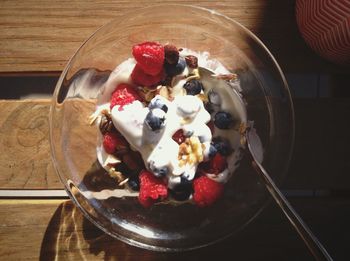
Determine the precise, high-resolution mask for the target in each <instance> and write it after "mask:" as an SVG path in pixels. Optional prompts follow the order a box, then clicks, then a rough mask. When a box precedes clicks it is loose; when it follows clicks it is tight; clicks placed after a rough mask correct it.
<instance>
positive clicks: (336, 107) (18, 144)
mask: <svg viewBox="0 0 350 261" xmlns="http://www.w3.org/2000/svg"><path fill="white" fill-rule="evenodd" d="M294 105H295V112H296V139H295V150H294V154H293V159H292V162H291V166H290V171H289V174H288V175H287V177H286V179H285V182H284V183H283V186H282V187H283V188H284V189H333V190H348V189H349V188H350V180H349V175H348V173H349V172H350V163H349V161H348V158H347V155H348V153H347V151H348V148H347V146H348V145H349V144H350V137H349V135H348V133H350V126H349V125H348V124H346V123H344V119H347V118H348V115H349V114H350V102H349V100H348V99H294ZM49 106H50V101H49V100H23V101H18V100H12V101H11V100H3V101H0V111H1V112H2V117H1V119H0V150H1V151H2V153H1V154H0V174H1V175H0V189H59V188H62V185H61V183H60V182H59V180H58V177H57V176H56V174H55V172H54V170H53V167H52V163H51V160H50V157H49V155H50V148H49V141H48V128H49V127H48V112H49ZM81 132H82V133H84V132H86V130H84V129H82V130H81ZM334 137H337V138H334Z"/></svg>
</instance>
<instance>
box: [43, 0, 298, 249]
mask: <svg viewBox="0 0 350 261" xmlns="http://www.w3.org/2000/svg"><path fill="white" fill-rule="evenodd" d="M170 10H171V12H173V13H174V14H176V18H177V19H176V21H169V19H168V16H167V14H168V13H169V12H170ZM150 17H152V20H150ZM232 92H239V93H240V95H242V96H243V98H244V99H245V101H246V104H237V102H236V101H235V99H234V95H233V94H232ZM248 121H249V122H254V128H255V129H256V132H257V134H258V135H257V136H258V137H260V138H259V142H257V145H259V146H261V157H260V160H261V162H262V164H263V165H264V166H265V168H267V169H268V170H269V172H270V173H271V175H272V176H273V177H274V178H275V180H276V181H278V180H280V179H281V178H282V176H283V174H284V173H285V171H286V168H287V165H288V162H289V157H290V153H291V147H292V142H293V130H294V129H293V124H294V123H293V110H292V105H291V100H290V95H289V92H288V87H287V85H286V83H285V80H284V77H283V74H282V73H281V71H280V69H279V67H278V65H277V63H276V62H275V60H274V59H273V57H272V56H271V54H270V53H269V52H268V50H267V49H266V48H265V47H264V46H263V45H262V43H261V42H260V41H259V40H258V39H257V38H256V37H255V36H253V35H252V33H250V32H249V31H248V30H247V29H245V28H243V27H242V26H241V25H239V24H237V23H236V22H234V21H232V20H231V19H229V18H227V17H225V16H222V15H220V14H217V13H215V12H213V11H209V10H206V9H202V8H196V7H190V6H179V5H174V6H157V7H152V8H145V9H140V10H137V11H135V12H133V13H131V14H129V15H127V16H126V17H123V18H122V19H117V20H114V21H112V22H111V23H109V24H107V25H105V26H104V27H102V28H101V29H99V30H98V31H97V32H96V33H95V34H94V35H92V36H91V37H90V38H89V39H88V40H87V41H86V42H85V43H84V44H83V45H82V46H81V48H80V49H79V50H78V51H77V53H76V54H75V55H74V56H73V58H72V59H71V60H70V62H69V63H68V65H67V67H66V69H65V70H64V72H63V73H62V75H61V78H60V80H59V82H58V84H57V87H56V91H55V94H54V98H53V104H52V109H51V118H50V126H51V131H50V138H51V146H52V155H53V159H54V163H55V168H56V170H57V172H58V174H59V176H60V178H61V180H62V182H63V183H64V184H65V186H66V189H67V191H68V193H69V195H70V196H71V198H72V199H73V201H74V202H75V203H76V204H77V205H78V206H79V208H80V209H81V210H82V211H83V212H84V213H85V215H86V217H87V218H89V219H90V220H91V221H92V222H93V223H94V224H96V225H97V226H98V227H100V228H101V229H102V230H104V231H105V232H106V233H108V234H110V235H112V236H115V237H117V238H119V239H121V240H123V241H125V242H127V243H130V244H133V245H136V246H140V247H144V248H148V249H155V250H160V251H168V250H169V251H171V250H173V251H177V250H185V249H193V248H197V247H201V246H205V245H208V244H210V243H213V242H216V241H217V240H219V239H222V238H225V237H227V236H228V235H230V234H232V233H234V232H236V231H238V230H239V229H241V228H242V227H244V226H245V225H246V224H248V223H249V221H250V220H252V219H253V218H254V217H255V216H256V215H257V214H258V213H259V211H260V210H261V209H262V208H263V206H264V205H265V204H266V202H267V199H268V194H267V193H266V191H265V188H264V185H263V184H261V183H260V181H259V178H258V177H257V176H256V174H255V173H254V171H253V170H251V168H250V166H249V162H247V161H245V158H244V149H245V147H244V143H241V140H240V138H241V135H240V131H241V129H242V128H244V127H245V126H246V123H247V122H248Z"/></svg>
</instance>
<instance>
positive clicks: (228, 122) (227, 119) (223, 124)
mask: <svg viewBox="0 0 350 261" xmlns="http://www.w3.org/2000/svg"><path fill="white" fill-rule="evenodd" d="M233 123H234V121H233V118H232V115H231V114H230V113H228V112H224V111H219V112H217V113H216V114H215V117H214V125H215V126H216V127H218V128H219V129H229V128H231V127H232V125H233Z"/></svg>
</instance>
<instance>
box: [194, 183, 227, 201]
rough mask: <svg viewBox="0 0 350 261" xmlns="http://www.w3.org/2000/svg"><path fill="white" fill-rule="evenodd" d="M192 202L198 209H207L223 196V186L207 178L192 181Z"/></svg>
mask: <svg viewBox="0 0 350 261" xmlns="http://www.w3.org/2000/svg"><path fill="white" fill-rule="evenodd" d="M193 190H194V193H193V200H194V202H195V203H196V204H197V205H198V206H199V207H207V206H210V205H212V204H213V203H214V202H215V201H217V200H218V199H219V198H220V197H221V196H222V194H223V191H224V185H223V184H221V183H218V182H216V181H214V180H212V179H210V178H208V177H207V176H201V177H199V178H196V179H194V180H193Z"/></svg>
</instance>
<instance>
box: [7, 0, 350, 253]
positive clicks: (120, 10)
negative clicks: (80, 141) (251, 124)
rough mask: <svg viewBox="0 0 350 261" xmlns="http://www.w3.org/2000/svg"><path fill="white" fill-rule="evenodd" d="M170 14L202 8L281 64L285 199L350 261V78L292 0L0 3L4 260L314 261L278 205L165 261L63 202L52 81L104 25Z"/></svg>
mask: <svg viewBox="0 0 350 261" xmlns="http://www.w3.org/2000/svg"><path fill="white" fill-rule="evenodd" d="M173 2H177V3H183V4H194V3H196V4H198V5H200V6H203V7H207V8H211V9H215V10H216V11H218V12H221V13H223V14H225V15H227V16H229V17H231V18H233V19H236V20H237V21H238V22H240V23H242V24H243V25H245V26H246V27H248V28H249V29H250V30H252V31H253V32H254V33H256V34H257V35H258V36H259V37H260V38H261V39H262V40H263V41H264V42H265V44H266V45H267V47H268V48H269V49H270V50H271V52H272V53H273V54H274V55H275V57H276V58H277V60H278V61H279V63H280V65H281V67H282V69H283V70H284V71H285V72H286V75H287V79H288V80H290V84H291V85H292V90H293V85H294V94H295V95H294V98H293V101H294V105H295V112H296V143H295V151H294V156H293V159H292V163H291V167H290V171H289V174H288V176H287V178H286V180H285V182H284V184H283V190H284V192H285V193H286V194H287V196H288V199H289V200H290V201H291V203H292V204H293V206H295V208H296V210H297V211H298V212H299V213H300V215H301V216H302V217H303V218H304V219H305V221H306V222H307V223H308V224H309V226H310V228H311V229H312V230H313V231H314V233H315V234H316V235H317V236H318V237H319V239H320V241H321V242H323V244H324V245H325V247H326V248H327V249H328V250H329V252H330V254H331V255H332V256H333V257H334V258H335V259H336V260H349V258H350V254H349V253H348V251H347V247H348V242H349V235H350V225H348V221H349V220H350V210H349V209H350V198H349V195H350V193H349V192H350V190H349V189H350V178H349V174H350V163H349V162H350V161H349V160H348V156H349V150H348V145H349V144H350V138H349V135H348V134H349V133H350V127H349V124H348V123H347V120H348V119H349V114H350V103H349V101H350V98H349V94H350V92H349V90H348V89H349V83H350V82H349V80H348V79H347V78H348V77H349V74H348V72H349V68H345V67H341V66H336V65H333V64H331V63H329V62H326V61H324V60H322V59H320V58H319V57H317V56H316V55H315V54H314V53H313V52H312V51H310V50H309V49H308V47H307V46H306V44H305V43H304V42H303V40H302V38H301V37H300V35H299V33H298V30H297V26H296V23H295V17H294V1H293V0H285V1H272V0H246V1H244V0H236V1H219V2H214V1H197V2H193V1H182V0H181V1H168V0H163V1H146V0H143V1H130V2H129V1H124V0H116V1H99V0H91V1H89V0H85V1H80V0H78V1H49V0H42V1H39V0H28V1H20V0H13V1H6V0H5V1H4V0H3V1H1V3H0V85H1V92H0V93H1V97H0V98H1V99H2V100H1V101H0V111H1V112H2V117H1V118H0V146H1V147H0V150H1V154H0V197H1V199H0V259H1V260H22V259H34V260H36V259H39V258H40V259H41V260H53V259H55V260H82V259H84V260H91V259H97V260H102V259H104V260H138V259H140V260H164V259H166V260H168V259H169V260H179V259H181V260H212V259H215V258H219V259H229V260H233V259H234V258H235V259H236V260H256V259H258V260H310V259H311V257H310V255H309V253H308V251H307V249H306V247H305V246H304V245H303V243H302V242H301V240H300V239H299V238H298V236H297V234H296V233H295V231H294V230H293V229H292V228H291V226H290V224H289V223H288V222H287V221H286V219H285V217H284V216H283V215H282V213H281V211H280V210H279V209H278V208H277V207H276V206H275V205H274V204H270V205H269V206H268V207H267V208H266V209H265V210H264V211H263V213H262V214H261V215H260V216H259V217H258V218H257V219H256V220H255V221H254V222H253V223H252V224H251V225H249V226H248V227H247V228H246V229H245V230H243V231H242V232H240V233H239V234H238V235H237V236H235V237H231V238H228V239H227V240H225V241H223V242H220V243H218V244H216V245H214V246H210V247H207V248H204V249H201V250H196V251H191V252H186V253H181V254H164V253H154V252H150V251H146V250H141V249H137V248H134V247H130V246H128V245H125V244H124V243H121V242H119V241H117V240H115V239H112V238H110V237H109V236H106V235H104V234H103V233H102V232H100V231H99V230H98V229H97V228H95V227H94V226H93V225H91V224H90V223H89V221H87V220H86V219H85V218H84V217H83V216H82V214H81V213H80V212H79V210H78V209H77V208H76V207H75V206H74V205H73V204H72V203H71V201H70V200H68V199H67V197H66V196H64V193H63V191H62V189H63V186H62V185H61V183H60V182H59V180H58V178H57V177H56V174H55V173H54V171H53V167H52V164H51V161H50V157H49V142H48V116H47V115H48V111H49V104H50V100H49V95H50V94H51V93H52V91H53V88H54V84H55V81H56V80H57V77H58V76H59V74H60V72H61V71H62V69H63V67H64V65H65V64H66V62H67V60H68V59H69V57H70V56H71V55H72V54H73V53H74V52H75V50H76V49H77V48H78V47H79V46H80V44H81V43H82V42H83V41H84V39H86V38H87V37H88V36H89V35H90V34H91V33H93V32H94V31H95V30H96V29H97V28H98V27H100V26H101V25H103V24H105V23H106V22H108V21H109V20H111V19H112V18H114V17H118V16H120V15H123V14H125V13H126V12H127V11H129V10H132V9H135V8H138V7H141V6H149V5H152V4H158V3H173ZM292 83H293V84H292ZM43 94H44V95H43Z"/></svg>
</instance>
